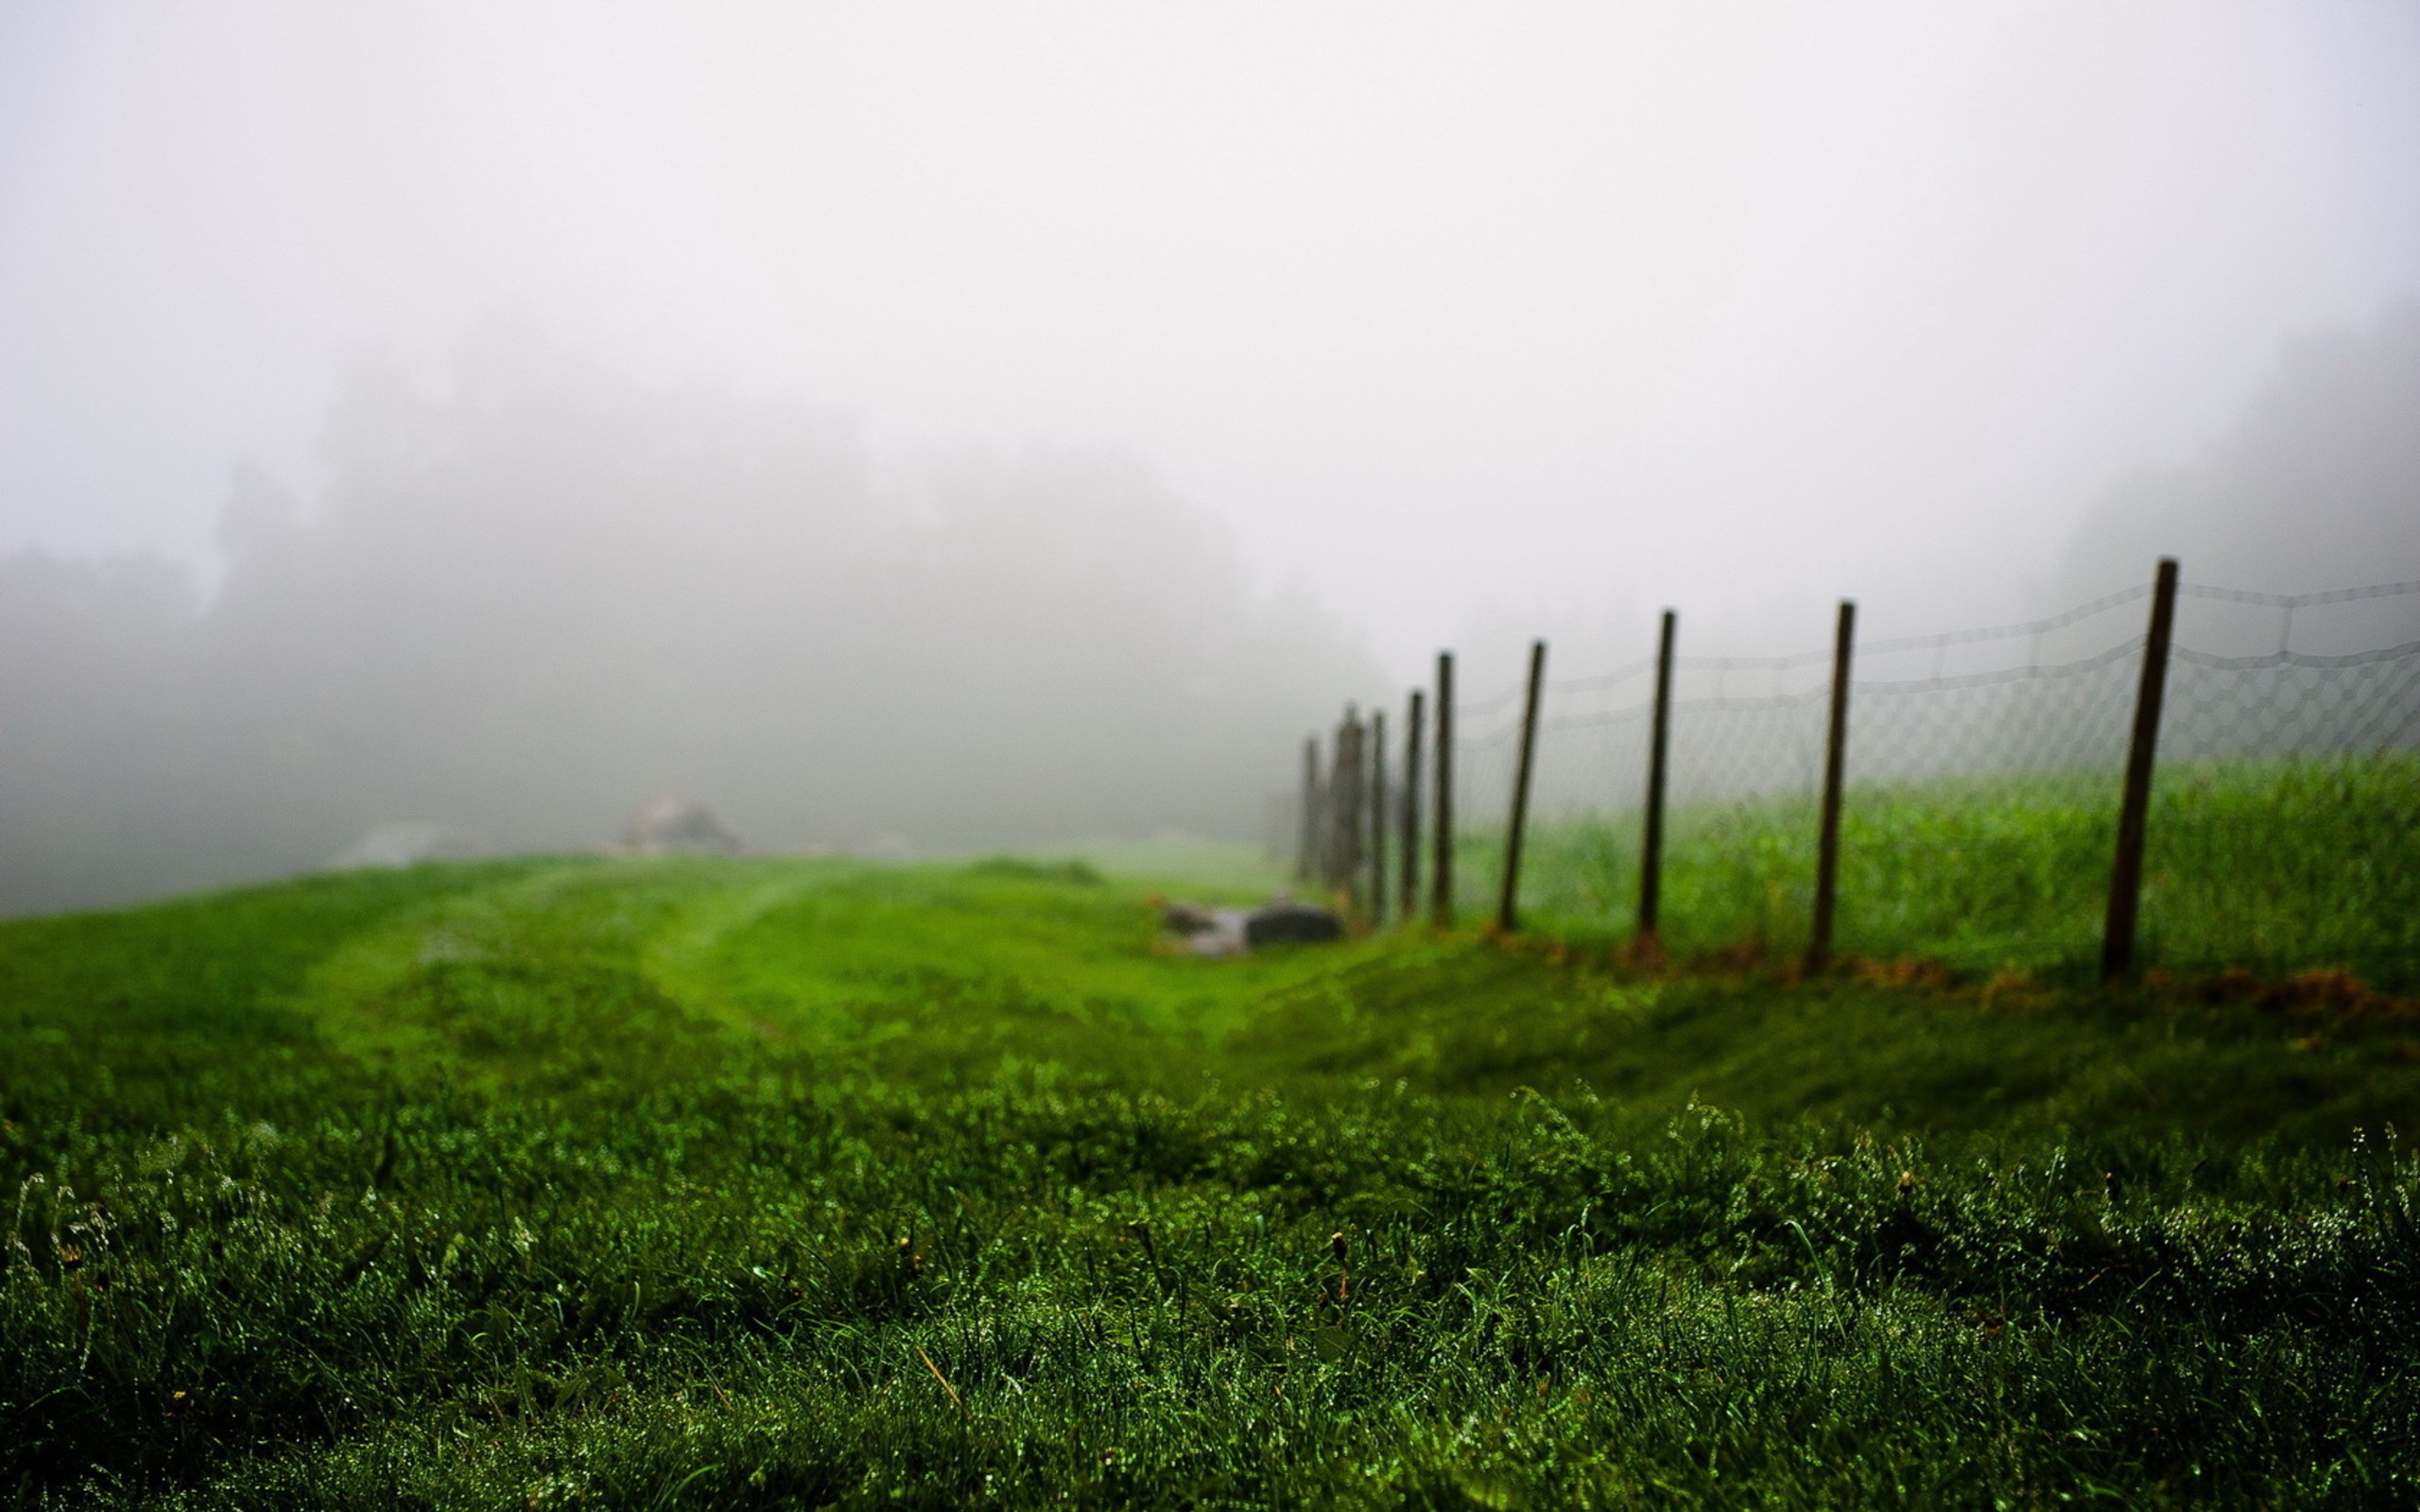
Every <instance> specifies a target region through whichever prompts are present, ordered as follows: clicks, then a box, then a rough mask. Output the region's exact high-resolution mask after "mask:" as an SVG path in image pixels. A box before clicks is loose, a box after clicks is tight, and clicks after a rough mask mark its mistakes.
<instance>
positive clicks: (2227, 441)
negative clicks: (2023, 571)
mask: <svg viewBox="0 0 2420 1512" xmlns="http://www.w3.org/2000/svg"><path fill="white" fill-rule="evenodd" d="M2163 553H2165V554H2167V555H2169V556H2174V557H2178V558H2182V561H2183V564H2184V569H2185V576H2187V578H2189V579H2192V580H2195V581H2199V582H2204V583H2225V584H2229V585H2231V586H2234V587H2238V588H2249V589H2258V590H2262V591H2265V592H2269V593H2320V592H2325V591H2326V590H2329V589H2337V588H2349V587H2354V586H2357V585H2360V584H2366V583H2381V582H2401V581H2409V580H2411V579H2414V578H2420V303H2411V302H2405V303H2400V304H2396V305H2394V306H2392V307H2390V308H2389V309H2388V310H2386V311H2385V312H2384V313H2383V314H2382V315H2381V316H2380V317H2379V318H2377V321H2376V322H2374V323H2373V324H2371V325H2370V326H2369V327H2368V328H2367V329H2365V330H2332V331H2322V332H2314V333H2310V334H2308V335H2303V336H2300V337H2297V338H2295V339H2293V340H2290V341H2289V342H2287V343H2286V344H2285V346H2284V348H2283V349H2282V351H2281V352H2280V353H2279V356H2278V360H2277V363H2276V365H2275V367H2274V368H2273V369H2272V370H2271V372H2270V374H2269V377H2268V378H2267V380H2266V381H2265V382H2264V383H2263V384H2262V385H2261V386H2260V387H2259V388H2258V390H2257V391H2256V392H2255V393H2254V394H2253V396H2252V398H2251V400H2250V402H2249V403H2248V404H2246V405H2245V406H2244V409H2243V411H2242V413H2241V415H2240V416H2239V417H2238V420H2237V421H2236V422H2235V423H2234V424H2233V425H2231V426H2229V427H2228V428H2227V429H2226V430H2225V431H2223V432H2222V433H2221V434H2220V435H2219V436H2218V437H2216V438H2213V440H2212V441H2211V442H2210V443H2209V444H2208V445H2207V446H2205V447H2204V448H2202V449H2201V450H2200V451H2199V452H2198V453H2197V454H2196V455H2194V457H2193V458H2191V459H2190V460H2189V461H2187V462H2186V463H2184V464H2183V465H2180V466H2176V467H2171V468H2162V469H2147V470H2145V471H2143V472H2138V473H2135V475H2133V476H2131V477H2127V478H2124V479H2122V480H2120V481H2119V482H2118V484H2117V486H2116V487H2114V488H2112V489H2111V490H2109V491H2108V492H2107V493H2106V494H2104V495H2103V496H2102V498H2101V499H2100V503H2099V505H2098V506H2097V507H2096V508H2095V509H2094V511H2093V513H2092V514H2091V515H2090V517H2089V518H2087V519H2086V520H2085V522H2084V524H2083V527H2082V528H2081V529H2080V530H2078V531H2077V533H2076V535H2075V537H2074V539H2073V540H2072V541H2070V542H2069V544H2068V546H2067V548H2066V552H2065V554H2064V555H2063V556H2062V558H2060V563H2059V569H2058V572H2057V575H2056V582H2055V586H2054V588H2053V591H2052V592H2051V593H2049V595H2048V597H2047V598H2046V599H2045V600H2044V603H2045V606H2046V607H2047V608H2050V609H2062V608H2065V607H2066V605H2068V604H2070V603H2075V602H2078V601H2081V600H2083V599H2086V598H2091V597H2093V596H2095V595H2098V594H2100V593H2108V592H2110V591H2112V590H2113V589H2118V588H2124V587H2128V586H2130V585H2132V584H2135V583H2137V582H2140V581H2142V580H2143V579H2144V578H2145V577H2146V576H2149V574H2150V570H2151V563H2152V558H2155V557H2158V556H2160V555H2162V554H2163Z"/></svg>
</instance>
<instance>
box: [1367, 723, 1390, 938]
mask: <svg viewBox="0 0 2420 1512" xmlns="http://www.w3.org/2000/svg"><path fill="white" fill-rule="evenodd" d="M1386 921H1387V712H1386V711H1385V710H1384V709H1373V710H1371V711H1370V923H1371V924H1372V926H1373V927H1377V926H1382V925H1384V924H1385V923H1386Z"/></svg>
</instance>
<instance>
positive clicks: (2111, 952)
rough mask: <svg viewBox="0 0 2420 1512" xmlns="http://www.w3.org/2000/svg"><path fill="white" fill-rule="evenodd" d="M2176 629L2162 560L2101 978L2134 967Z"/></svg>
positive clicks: (2169, 563)
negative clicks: (2146, 829)
mask: <svg viewBox="0 0 2420 1512" xmlns="http://www.w3.org/2000/svg"><path fill="white" fill-rule="evenodd" d="M2175 628H2176V558H2173V557H2162V558H2160V559H2159V573H2158V576H2155V577H2154V578H2152V623H2151V629H2150V632H2149V633H2148V634H2146V635H2145V636H2144V638H2143V680H2142V685H2141V687H2140V688H2139V689H2137V690H2136V692H2135V732H2134V738H2133V739H2132V740H2131V741H2129V742H2128V743H2127V747H2126V793H2125V797H2124V798H2123V799H2121V800H2120V801H2119V803H2118V861H2117V865H2116V866H2115V867H2114V868H2112V869H2111V871H2110V875H2109V918H2108V921H2107V923H2106V925H2105V926H2104V927H2103V929H2102V931H2101V936H2100V979H2101V980H2102V981H2104V982H2114V981H2116V980H2118V978H2120V977H2123V976H2125V975H2126V974H2127V973H2128V972H2129V971H2133V970H2134V966H2135V915H2136V913H2137V911H2138V910H2139V909H2140V908H2141V906H2142V893H2143V826H2144V824H2145V822H2146V820H2148V818H2149V817H2150V815H2151V806H2152V762H2153V758H2154V756H2155V755H2156V753H2157V748H2158V746H2159V707H2160V699H2161V697H2162V696H2164V695H2165V694H2166V692H2167V690H2168V648H2169V641H2170V640H2171V639H2172V638H2173V632H2174V630H2175Z"/></svg>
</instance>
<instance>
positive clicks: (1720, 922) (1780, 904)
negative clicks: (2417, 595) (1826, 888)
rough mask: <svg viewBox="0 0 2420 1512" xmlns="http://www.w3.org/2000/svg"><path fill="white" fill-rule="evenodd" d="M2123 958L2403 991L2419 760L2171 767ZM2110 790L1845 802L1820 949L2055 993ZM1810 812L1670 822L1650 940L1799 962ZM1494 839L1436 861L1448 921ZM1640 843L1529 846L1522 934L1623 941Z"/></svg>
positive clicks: (1616, 838)
mask: <svg viewBox="0 0 2420 1512" xmlns="http://www.w3.org/2000/svg"><path fill="white" fill-rule="evenodd" d="M2117 803H2118V792H2117V779H2116V777H2115V776H2114V775H2113V774H2107V773H2092V774H2081V775H2076V774H2050V775H2039V776H2024V777H2000V778H1967V779H1957V780H1950V781H1941V782H1925V783H1910V784H1901V785H1896V786H1867V787H1852V788H1851V789H1850V790H1849V791H1848V793H1847V794H1846V795H1845V798H1844V801H1843V803H1842V815H1841V873H1840V902H1839V915H1838V918H1837V920H1836V924H1835V941H1836V945H1837V947H1838V948H1839V949H1840V950H1841V951H1844V952H1847V953H1851V954H1860V955H1869V956H1875V957H1880V958H1899V957H1910V956H1920V957H1923V958H1926V959H1928V960H1934V961H1939V962H1941V963H1943V964H1945V965H1947V966H1949V967H1951V968H1953V969H1955V970H1957V971H1962V972H1968V973H1989V972H1993V971H1998V970H2001V969H2003V968H2013V969H2014V970H2017V971H2025V972H2028V973H2031V974H2036V975H2053V976H2061V977H2065V978H2067V979H2070V980H2075V979H2082V978H2083V977H2085V976H2087V975H2089V974H2090V973H2091V972H2092V971H2094V970H2095V968H2096V967H2097V965H2098V962H2099V960H2100V930H2101V920H2102V914H2103V910H2104V909H2105V907H2106V905H2107V898H2108V886H2109V871H2110V866H2111V859H2112V849H2113V847H2114V845H2115V843H2116V833H2117ZM1815 829H1816V816H1815V806H1814V803H1813V802H1812V800H1811V799H1806V798H1792V799H1758V800H1753V801H1745V802H1738V803H1728V804H1710V805H1704V806H1698V807H1688V808H1683V809H1679V810H1676V811H1675V812H1674V813H1673V815H1672V816H1671V821H1670V826H1669V833H1668V838H1667V842H1666V850H1667V860H1666V865H1665V881H1664V904H1663V919H1664V928H1663V931H1662V933H1663V936H1664V938H1665V941H1666V943H1667V945H1668V948H1669V949H1671V950H1673V951H1675V952H1677V953H1679V954H1683V955H1700V954H1709V953H1712V952H1716V951H1720V950H1726V949H1733V948H1740V947H1746V948H1750V949H1753V950H1757V951H1772V952H1778V953H1781V954H1788V953H1790V952H1795V951H1798V950H1802V949H1804V947H1805V942H1806V934H1807V928H1808V923H1809V916H1810V911H1811V909H1812V906H1813V904H1812V897H1813V888H1814V874H1815ZM2147 833H2148V836H2149V839H2148V845H2147V854H2146V858H2145V877H2144V890H2143V903H2142V924H2141V935H2140V939H2139V946H2138V958H2139V959H2140V960H2141V961H2143V962H2144V963H2145V964H2147V965H2149V966H2152V967H2154V968H2160V969H2165V970H2169V971H2177V972H2187V973H2208V972H2216V971H2226V970H2229V969H2236V968H2240V969H2245V970H2249V971H2256V972H2260V973H2264V974H2281V973H2284V972H2289V971H2306V970H2323V969H2325V970H2338V971H2350V972H2351V973H2353V974H2354V975H2357V976H2359V977H2361V978H2363V979H2364V980H2366V981H2369V982H2371V983H2372V984H2374V985H2377V986H2378V987H2381V988H2388V989H2391V990H2400V991H2408V990H2411V989H2413V988H2420V756H2412V755H2410V754H2395V755H2387V756H2360V757H2341V758H2311V759H2305V760H2300V761H2290V762H2226V763H2202V764H2180V765H2170V766H2165V767H2162V768H2161V770H2160V772H2159V774H2158V778H2157V780H2156V782H2154V784H2153V786H2152V810H2151V814H2150V817H2149V823H2148V828H2147ZM1501 845H1502V838H1501V834H1500V833H1479V834H1474V835H1471V836H1469V837H1468V839H1467V841H1466V842H1465V843H1464V844H1463V845H1462V846H1461V847H1460V848H1459V849H1458V851H1457V860H1456V867H1457V880H1458V882H1459V883H1460V884H1461V887H1460V893H1461V907H1462V908H1463V909H1464V910H1465V911H1466V912H1467V913H1468V916H1469V917H1472V918H1475V919H1476V918H1480V917H1487V916H1489V915H1491V914H1492V912H1493V906H1494V901H1495V893H1494V889H1495V886H1496V885H1497V880H1498V878H1499V877H1500V876H1501V874H1502V873H1501ZM1638 866H1639V822H1638V819H1637V817H1636V816H1626V817H1624V818H1621V819H1601V818H1599V819H1580V820H1572V821H1566V822H1563V823H1550V824H1546V825H1541V826H1539V827H1538V828H1537V830H1536V831H1535V833H1533V834H1532V836H1531V838H1530V843H1529V856H1528V858H1527V860H1526V861H1525V864H1524V866H1523V868H1522V879H1521V895H1522V899H1523V902H1524V907H1523V914H1524V919H1525V921H1526V922H1528V923H1530V924H1531V925H1533V926H1534V927H1536V928H1538V929H1541V930H1544V931H1547V932H1548V933H1552V934H1556V935H1560V936H1565V937H1570V938H1579V939H1591V940H1611V939H1617V938H1620V937H1623V936H1626V935H1627V934H1628V933H1629V931H1630V927H1631V923H1632V921H1633V919H1634V918H1635V910H1636V908H1637V898H1638Z"/></svg>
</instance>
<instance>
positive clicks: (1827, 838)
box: [1806, 598, 1857, 976]
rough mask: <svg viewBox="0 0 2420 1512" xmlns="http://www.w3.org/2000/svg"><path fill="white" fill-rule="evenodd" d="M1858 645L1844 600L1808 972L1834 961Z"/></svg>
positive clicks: (1836, 641) (1850, 605)
mask: <svg viewBox="0 0 2420 1512" xmlns="http://www.w3.org/2000/svg"><path fill="white" fill-rule="evenodd" d="M1856 644H1857V605H1856V604H1855V603H1854V602H1853V601H1851V600H1849V599H1845V598H1844V599H1841V618H1840V623H1839V625H1838V627H1836V628H1835V629H1834V630H1833V632H1832V717H1831V722H1830V724H1829V725H1828V726H1826V727H1825V729H1824V808H1823V817H1822V818H1821V820H1820V821H1819V824H1818V828H1817V830H1816V834H1815V928H1814V930H1813V932H1812V934H1811V936H1810V937H1809V938H1808V940H1807V942H1806V971H1807V974H1808V975H1810V976H1811V975H1813V974H1814V973H1815V972H1817V971H1822V970H1823V969H1824V967H1825V966H1826V965H1828V964H1829V963H1830V962H1831V959H1832V902H1833V892H1834V888H1835V886H1836V885H1837V884H1838V881H1839V877H1840V870H1841V765H1842V763H1843V762H1844V761H1845V760H1846V759H1847V756H1848V744H1849V653H1850V651H1851V649H1852V648H1853V647H1854V646H1855V645H1856Z"/></svg>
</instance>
